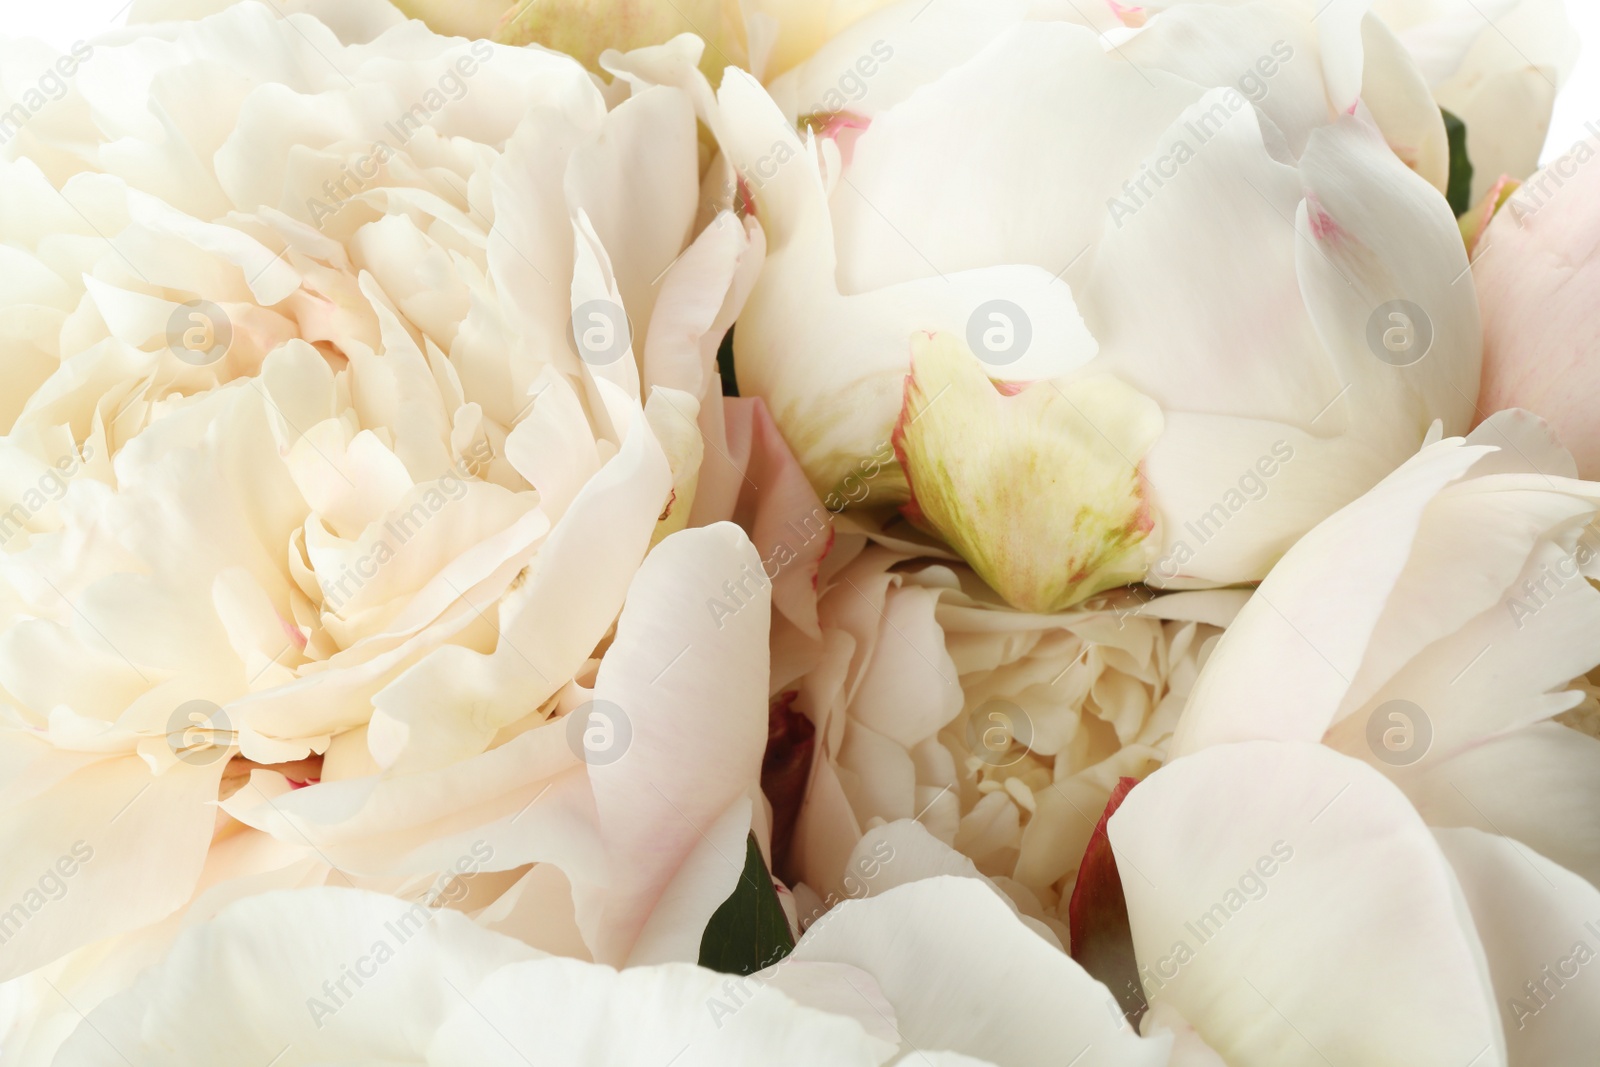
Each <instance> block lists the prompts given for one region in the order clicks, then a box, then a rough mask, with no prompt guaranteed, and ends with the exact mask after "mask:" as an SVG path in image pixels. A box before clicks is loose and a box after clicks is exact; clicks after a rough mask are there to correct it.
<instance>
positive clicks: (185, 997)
mask: <svg viewBox="0 0 1600 1067" xmlns="http://www.w3.org/2000/svg"><path fill="white" fill-rule="evenodd" d="M935 935H936V936H935ZM1108 996H1109V995H1108V993H1107V991H1106V989H1105V987H1104V986H1102V985H1100V984H1099V983H1097V982H1095V981H1094V980H1093V979H1092V978H1090V977H1089V976H1088V975H1086V974H1085V973H1084V972H1083V970H1082V969H1081V968H1080V967H1078V965H1077V964H1075V963H1073V962H1072V960H1070V959H1068V958H1067V957H1066V956H1064V955H1062V953H1061V952H1059V951H1058V950H1057V949H1055V948H1053V947H1051V946H1049V945H1048V944H1046V943H1045V942H1044V941H1043V940H1041V939H1040V938H1038V937H1036V936H1035V935H1034V934H1033V933H1031V932H1030V931H1029V930H1028V929H1027V928H1026V927H1025V926H1024V925H1023V924H1022V923H1020V922H1019V921H1018V920H1017V919H1016V918H1015V916H1013V915H1012V914H1010V912H1009V911H1008V910H1007V909H1006V907H1005V905H1004V904H1003V903H1002V902H1001V900H1000V899H999V898H998V897H997V896H996V894H995V893H994V892H992V891H991V890H990V889H988V888H987V887H985V886H984V885H983V884H982V883H981V882H980V881H976V880H973V879H970V878H960V877H944V878H934V879H929V880H923V881H918V882H916V883H914V884H911V885H904V886H901V887H898V888H896V889H893V890H890V891H889V892H887V893H885V894H884V895H882V896H881V897H879V898H875V899H872V900H863V901H858V902H852V903H849V904H845V905H842V906H840V907H839V908H838V909H836V910H835V911H834V912H833V913H831V914H830V915H829V917H828V920H827V921H826V922H824V923H820V924H818V925H817V926H816V927H814V928H813V930H812V931H811V933H810V934H808V935H807V936H806V937H805V938H804V939H802V941H801V942H800V944H799V945H798V946H797V948H796V949H795V951H794V952H793V954H792V955H790V956H789V957H787V958H785V959H783V960H782V961H780V962H779V963H777V964H776V965H775V966H773V967H770V968H767V969H766V970H764V971H760V972H757V973H755V974H753V975H750V976H748V977H744V978H741V977H738V976H734V975H725V974H718V973H716V972H713V971H709V970H705V969H703V968H698V967H694V966H691V965H688V964H664V965H659V966H653V967H638V968H628V969H627V970H623V971H616V970H613V969H611V968H609V967H603V966H599V965H596V964H592V963H586V962H582V961H578V960H571V959H561V958H559V957H553V956H548V955H546V954H545V953H542V952H539V951H537V950H534V949H530V948H529V947H528V946H527V945H525V944H523V943H521V942H519V941H516V940H514V939H512V938H508V937H504V936H502V935H498V934H495V933H492V932H489V931H485V930H483V929H481V928H480V927H478V926H476V925H475V924H474V923H473V922H472V921H471V920H469V919H467V918H466V917H465V916H463V915H461V914H459V913H457V912H454V911H451V910H448V909H445V910H439V911H429V910H428V909H426V908H417V907H415V906H412V907H408V906H407V905H406V904H405V903H404V902H402V901H398V900H395V899H393V898H391V897H386V896H380V895H377V894H371V893H362V892H357V891H353V890H348V889H308V890H301V891H298V892H278V893H270V894H266V895H262V896H257V897H253V898H251V899H249V900H245V901H241V902H240V903H238V904H235V905H233V906H232V907H231V908H228V909H227V910H225V911H224V912H222V914H221V915H220V916H218V917H217V918H216V919H215V920H214V921H212V922H210V923H207V924H204V925H201V926H198V927H195V928H194V929H191V930H189V931H187V932H185V933H184V934H183V935H182V936H181V937H180V938H179V939H178V941H177V942H176V943H175V944H174V946H173V948H172V951H171V952H170V953H169V954H168V956H167V957H166V958H165V959H164V960H163V961H162V962H161V963H160V964H158V965H157V966H156V967H154V968H152V969H151V970H150V971H148V972H146V973H145V974H144V975H143V976H142V977H141V978H140V979H139V981H138V983H137V984H136V985H134V986H133V987H132V988H131V989H129V990H128V991H127V992H125V993H123V994H121V995H119V996H117V997H115V998H113V999H111V1000H110V1001H108V1002H107V1003H105V1004H103V1005H101V1006H100V1007H99V1008H97V1009H96V1010H94V1011H93V1012H90V1013H89V1014H88V1016H87V1017H86V1018H85V1019H84V1020H83V1023H82V1025H81V1026H80V1027H79V1028H78V1029H77V1031H76V1032H75V1033H74V1034H73V1035H72V1037H71V1039H70V1040H69V1041H68V1042H67V1043H66V1045H65V1046H64V1047H63V1048H62V1051H61V1053H60V1055H59V1056H58V1057H57V1058H56V1060H55V1061H54V1062H55V1063H56V1064H57V1067H99V1065H102V1064H105V1065H109V1064H113V1063H115V1064H123V1063H128V1062H132V1063H138V1064H144V1063H149V1062H156V1061H157V1060H159V1062H161V1063H163V1064H169V1065H171V1067H210V1065H213V1064H216V1063H219V1062H229V1063H235V1062H239V1063H242V1062H255V1061H257V1060H259V1061H260V1062H263V1063H265V1062H268V1061H270V1060H271V1059H272V1058H273V1057H275V1056H276V1057H279V1059H278V1061H277V1062H278V1063H280V1064H283V1065H284V1067H296V1065H300V1064H313V1063H334V1062H338V1063H354V1062H362V1063H367V1062H380V1061H381V1062H383V1063H385V1064H428V1065H430V1067H458V1065H459V1067H465V1065H468V1064H471V1065H474V1067H479V1065H484V1064H494V1065H499V1064H506V1065H508V1067H509V1065H513V1064H524V1063H574V1064H576V1063H606V1064H616V1065H619V1067H634V1065H637V1067H660V1065H661V1064H662V1063H664V1062H666V1061H667V1060H669V1059H672V1058H673V1057H674V1056H676V1057H679V1058H680V1059H681V1060H682V1061H683V1062H686V1063H695V1064H706V1065H711V1067H742V1065H745V1064H752V1063H760V1064H772V1065H787V1064H794V1065H797V1067H798V1065H806V1067H810V1065H813V1064H820V1063H826V1064H840V1065H861V1067H870V1065H876V1064H882V1063H887V1062H889V1061H891V1060H894V1061H895V1062H901V1061H900V1060H899V1058H898V1057H900V1056H901V1055H902V1054H910V1055H912V1056H913V1057H914V1058H915V1059H917V1062H927V1063H929V1064H933V1065H935V1067H961V1065H974V1067H981V1065H984V1064H1004V1065H1007V1067H1035V1065H1037V1067H1046V1065H1049V1064H1055V1063H1059V1062H1061V1055H1062V1051H1063V1050H1066V1049H1070V1050H1072V1052H1073V1053H1077V1054H1078V1055H1079V1056H1080V1060H1079V1062H1080V1064H1084V1065H1089V1067H1165V1065H1166V1064H1168V1062H1169V1058H1168V1050H1169V1048H1170V1046H1171V1038H1168V1037H1156V1038H1151V1039H1141V1038H1140V1037H1138V1036H1137V1035H1136V1034H1134V1033H1132V1032H1130V1031H1129V1030H1127V1029H1126V1028H1125V1027H1122V1026H1120V1025H1119V1021H1118V1020H1117V1019H1116V1018H1115V1017H1114V1016H1113V1015H1111V1014H1108V1013H1107V1012H1106V1010H1105V1004H1106V1002H1107V1000H1108ZM1069 1054H1071V1053H1069Z"/></svg>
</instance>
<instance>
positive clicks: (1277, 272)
mask: <svg viewBox="0 0 1600 1067" xmlns="http://www.w3.org/2000/svg"><path fill="white" fill-rule="evenodd" d="M1080 6H1082V5H1080ZM1359 7H1360V5H1354V4H1337V5H1332V6H1328V7H1325V8H1324V10H1323V12H1321V13H1320V14H1321V17H1320V18H1318V19H1317V20H1316V21H1315V22H1313V21H1312V17H1311V16H1312V14H1313V11H1314V7H1313V5H1311V4H1304V5H1295V4H1289V3H1282V4H1251V5H1244V6H1228V7H1219V6H1214V5H1198V4H1171V5H1160V9H1159V10H1155V11H1153V12H1152V11H1148V10H1145V9H1132V8H1125V7H1122V6H1120V5H1110V6H1109V8H1102V7H1101V6H1092V11H1093V14H1092V15H1090V16H1084V15H1081V14H1080V13H1079V12H1078V10H1077V9H1076V8H1075V7H1074V5H1071V4H1067V5H1063V6H1062V7H1061V8H1060V9H1059V10H1057V9H1056V8H1054V7H1048V6H1047V7H1043V8H1041V7H1038V6H1037V5H1030V4H1025V3H1015V4H1013V3H998V4H995V3H983V4H977V3H940V4H935V5H932V6H929V5H927V4H926V3H924V2H922V0H910V2H907V3H903V4H898V5H896V6H894V7H891V8H888V9H885V10H884V11H881V12H878V13H877V14H875V15H872V16H870V17H868V18H865V19H863V20H861V21H860V22H858V23H856V24H855V25H853V26H851V27H850V28H849V29H847V30H846V31H844V32H843V33H841V34H840V35H838V36H837V37H835V38H834V39H833V40H832V41H830V42H829V43H828V45H827V46H826V47H824V48H823V49H822V50H821V51H819V52H818V53H817V54H816V55H815V56H813V57H812V58H811V59H810V60H808V61H807V62H806V63H804V64H802V65H801V66H799V67H797V68H796V69H795V70H793V71H790V72H789V73H788V74H786V75H784V76H783V77H782V78H779V79H777V80H776V81H775V82H773V83H772V85H771V87H770V88H771V99H770V100H769V99H768V97H767V96H766V95H765V94H764V93H763V92H762V91H761V90H760V88H759V87H758V86H757V85H756V84H755V83H754V82H753V81H752V80H751V79H749V78H747V77H745V76H743V75H741V74H739V73H738V72H731V71H730V72H729V73H728V74H727V75H726V76H725V78H724V80H723V84H722V89H721V97H720V99H721V105H722V107H721V112H722V114H721V118H720V122H719V123H718V124H717V126H716V132H717V134H718V137H719V140H720V143H721V145H722V147H723V150H724V152H725V153H726V154H727V156H728V158H729V159H730V160H731V162H732V164H733V166H734V168H735V169H736V171H737V173H738V177H739V180H740V182H741V185H742V186H743V188H744V189H745V190H746V191H747V192H748V194H749V196H750V197H751V198H752V200H753V202H754V204H755V207H756V210H757V213H758V215H759V218H760V220H761V223H762V226H763V227H764V229H765V233H766V239H767V242H768V249H769V255H768V260H767V263H766V267H765V269H764V270H763V273H762V275H761V277H760V279H759V280H758V281H757V284H756V287H755V290H754V291H753V293H752V295H751V298H750V301H749V303H748V305H747V308H746V310H745V313H744V314H743V316H742V317H741V319H740V322H739V327H738V330H737V331H736V334H735V351H736V355H737V362H738V375H739V382H740V386H741V388H742V389H744V390H745V391H746V392H753V393H756V394H758V395H760V396H762V397H764V398H765V399H766V400H767V402H768V404H769V405H770V406H771V408H772V411H773V414H774V416H775V417H776V418H777V420H778V423H779V426H780V427H781V428H782V430H783V432H784V435H785V436H786V437H787V438H788V439H789V441H790V442H791V444H792V445H793V446H794V447H795V450H796V452H797V454H798V455H799V458H800V460H801V462H802V463H803V464H804V465H805V467H806V471H807V473H808V475H809V476H810V477H811V479H812V482H813V484H815V485H816V486H817V487H818V491H819V492H820V493H822V494H823V495H824V496H826V495H827V494H829V493H832V492H839V491H841V487H843V486H844V485H845V484H846V482H847V481H848V480H849V479H851V478H852V477H860V476H861V472H862V471H863V470H865V469H867V468H868V467H871V469H872V470H874V471H876V472H877V473H876V476H875V477H874V478H873V479H872V482H873V491H872V493H871V496H870V499H869V500H867V501H866V502H865V504H864V506H869V507H872V506H880V505H887V504H893V505H897V506H902V507H904V509H905V511H906V513H907V514H908V516H909V517H910V518H911V519H912V521H913V522H915V523H916V524H918V525H920V526H921V527H923V528H924V529H926V530H929V531H931V532H934V533H936V534H938V535H939V536H941V537H943V538H944V539H945V540H946V541H947V542H948V543H950V544H951V545H953V546H955V547H957V548H958V549H959V550H960V552H961V553H962V555H963V556H964V557H965V558H966V559H967V560H968V561H969V562H970V563H971V564H972V565H973V567H974V569H976V570H977V572H978V573H979V574H980V575H981V576H982V577H983V578H984V579H985V581H986V582H988V584H990V585H991V586H993V587H994V588H995V589H996V590H997V591H999V592H1000V593H1001V594H1002V595H1003V596H1004V597H1005V598H1006V599H1007V600H1008V601H1009V602H1011V603H1012V604H1014V605H1016V606H1018V607H1020V608H1023V609H1025V610H1030V611H1054V610H1058V609H1060V608H1063V607H1065V606H1068V605H1070V604H1072V603H1075V602H1077V601H1081V600H1082V599H1084V598H1085V597H1087V596H1089V595H1091V594H1093V593H1095V592H1098V591H1100V590H1103V589H1106V588H1111V587H1114V586H1117V585H1120V584H1123V583H1125V582H1128V581H1129V580H1130V579H1134V578H1138V577H1140V576H1143V575H1148V578H1149V580H1150V581H1152V582H1154V583H1157V584H1161V585H1168V586H1193V585H1203V584H1218V583H1224V584H1225V583H1231V582H1239V581H1247V580H1254V579H1259V578H1260V577H1262V576H1263V575H1264V574H1265V573H1266V571H1267V569H1268V567H1269V566H1270V565H1271V564H1272V562H1273V561H1274V560H1275V559H1277V558H1278V556H1279V555H1281V554H1282V553H1283V551H1284V550H1286V549H1287V548H1288V546H1289V545H1290V544H1292V543H1293V542H1294V540H1295V539H1296V538H1297V537H1298V536H1299V535H1301V534H1302V533H1304V532H1305V531H1306V530H1307V529H1309V528H1311V527H1312V526H1313V525H1315V524H1316V523H1317V522H1318V521H1320V520H1321V519H1323V518H1325V517H1326V516H1327V515H1329V514H1330V513H1332V512H1333V511H1335V510H1336V509H1337V508H1338V507H1340V506H1342V505H1343V504H1345V503H1347V502H1348V501H1349V500H1351V499H1354V498H1355V497H1356V496H1358V495H1359V494H1360V493H1361V492H1363V491H1365V490H1366V489H1367V488H1369V487H1371V486H1372V485H1373V484H1375V483H1376V482H1377V481H1378V480H1379V479H1381V478H1382V477H1383V476H1384V475H1385V474H1387V473H1388V472H1389V471H1390V470H1391V469H1392V468H1393V467H1394V466H1395V465H1397V464H1398V463H1400V462H1401V461H1402V460H1403V459H1404V458H1405V457H1406V456H1408V455H1410V454H1411V453H1413V452H1414V451H1415V450H1416V448H1417V447H1418V445H1419V444H1420V443H1421V441H1422V439H1423V436H1424V434H1425V433H1426V431H1427V429H1428V427H1429V425H1430V424H1431V423H1432V422H1433V421H1434V420H1436V419H1443V420H1444V421H1445V423H1446V426H1447V428H1448V429H1449V430H1450V431H1451V432H1458V431H1464V430H1466V429H1467V427H1468V425H1469V423H1470V420H1471V412H1472V400H1473V398H1474V397H1475V396H1476V394H1477V383H1478V370H1479V367H1478V363H1479V355H1480V351H1479V348H1480V342H1479V331H1478V321H1477V309H1476V301H1475V298H1474V295H1473V293H1472V292H1471V289H1470V287H1469V286H1468V285H1466V284H1465V283H1464V275H1463V272H1464V271H1465V270H1466V267H1467V261H1466V257H1465V255H1464V253H1463V250H1462V248H1461V241H1460V236H1459V233H1458V231H1457V228H1456V226H1455V224H1454V221H1453V219H1452V217H1451V212H1450V210H1449V208H1448V206H1447V205H1446V203H1445V201H1444V200H1443V198H1442V197H1441V196H1440V195H1439V193H1440V190H1442V189H1443V188H1444V183H1445V177H1446V173H1445V161H1446V153H1445V149H1444V129H1443V124H1442V121H1441V120H1440V117H1439V114H1438V111H1437V108H1436V107H1435V105H1434V103H1433V101H1432V100H1431V99H1430V98H1429V97H1428V95H1427V91H1426V87H1425V86H1424V84H1423V82H1422V80H1421V78H1420V76H1418V75H1417V73H1416V71H1415V68H1414V67H1413V66H1412V65H1411V61H1410V59H1409V58H1408V57H1407V56H1406V54H1405V53H1404V51H1403V50H1402V49H1400V48H1399V46H1398V45H1397V44H1395V43H1394V42H1393V40H1392V38H1389V37H1385V32H1386V31H1385V30H1384V29H1383V27H1382V25H1381V23H1379V22H1377V21H1376V20H1374V19H1371V18H1363V17H1362V15H1361V13H1360V10H1359ZM1113 12H1115V13H1117V15H1116V16H1114V15H1113ZM1119 17H1120V19H1121V20H1123V21H1122V22H1119V21H1118V18H1119ZM1091 22H1092V23H1093V24H1092V25H1091V24H1090V23H1091ZM1123 23H1126V24H1125V25H1124V24H1123ZM1363 55H1364V56H1365V62H1364V63H1363ZM858 60H864V61H870V65H871V67H872V70H873V72H874V73H873V74H872V75H871V76H870V77H866V78H864V79H862V83H863V88H862V91H861V92H859V93H856V94H853V96H852V98H851V99H849V100H848V101H844V102H840V101H838V100H837V93H836V92H834V90H835V89H836V88H837V86H838V84H839V83H840V79H841V77H842V74H841V72H847V73H848V74H849V76H850V77H851V78H852V79H856V77H857V75H856V71H857V66H856V64H857V62H858ZM852 83H853V82H852ZM774 101H775V102H776V104H777V106H776V107H775V106H774ZM797 122H798V123H799V124H800V125H801V127H802V129H801V132H800V133H796V127H795V124H796V123H797ZM1386 142H1387V143H1386ZM1391 144H1392V145H1394V146H1395V148H1391ZM1396 149H1402V150H1403V152H1402V154H1403V155H1404V157H1405V158H1406V159H1407V160H1409V161H1410V162H1411V164H1412V165H1413V166H1414V167H1415V168H1416V172H1413V170H1412V169H1410V168H1408V166H1407V164H1406V162H1403V161H1402V159H1401V158H1397V156H1396ZM887 447H892V449H893V451H894V459H895V462H893V463H882V462H881V461H880V460H879V459H878V457H879V456H880V454H881V453H882V451H883V450H884V449H885V448H887Z"/></svg>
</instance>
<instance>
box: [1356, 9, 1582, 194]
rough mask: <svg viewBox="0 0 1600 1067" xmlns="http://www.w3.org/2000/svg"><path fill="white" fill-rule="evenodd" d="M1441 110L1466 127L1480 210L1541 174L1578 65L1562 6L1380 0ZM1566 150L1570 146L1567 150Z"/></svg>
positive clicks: (1575, 42) (1382, 14) (1385, 17)
mask: <svg viewBox="0 0 1600 1067" xmlns="http://www.w3.org/2000/svg"><path fill="white" fill-rule="evenodd" d="M1372 11H1373V14H1375V15H1377V16H1378V17H1379V18H1381V19H1382V20H1383V21H1384V23H1385V24H1387V25H1388V27H1389V28H1390V29H1391V30H1393V31H1394V33H1395V35H1396V36H1397V37H1398V38H1399V39H1400V42H1401V43H1402V44H1403V45H1404V46H1405V49H1406V51H1408V52H1410V53H1411V56H1412V58H1413V59H1415V60H1416V64H1417V69H1418V70H1420V71H1421V72H1422V75H1423V77H1424V78H1426V79H1427V83H1428V88H1429V89H1430V90H1431V91H1432V92H1433V95H1434V98H1435V99H1436V100H1438V101H1439V106H1440V107H1443V108H1446V109H1448V110H1449V111H1450V112H1451V113H1452V114H1454V115H1455V116H1457V117H1458V118H1460V119H1461V121H1462V122H1463V123H1465V125H1466V128H1467V156H1468V158H1469V159H1470V160H1471V161H1472V194H1471V195H1472V203H1474V204H1476V203H1478V202H1479V201H1480V200H1482V199H1483V198H1484V197H1485V196H1487V195H1488V194H1489V192H1490V191H1491V190H1492V189H1493V188H1494V187H1495V185H1496V183H1498V182H1499V181H1500V179H1501V178H1503V177H1511V178H1514V179H1519V180H1520V179H1522V178H1526V177H1527V176H1528V175H1530V174H1532V173H1533V172H1534V170H1535V169H1536V168H1537V167H1538V166H1539V153H1540V151H1541V150H1542V149H1543V148H1544V141H1545V137H1546V135H1548V134H1549V132H1550V113H1551V110H1552V109H1553V108H1554V106H1555V99H1556V92H1557V91H1558V90H1559V89H1560V87H1561V85H1562V83H1563V82H1565V81H1566V80H1567V76H1568V75H1570V74H1571V73H1572V67H1573V64H1574V63H1575V62H1576V60H1577V58H1578V37H1577V33H1576V32H1575V31H1574V29H1573V27H1572V24H1571V23H1570V22H1569V21H1568V20H1567V13H1566V5H1565V4H1563V3H1562V2H1561V0H1482V2H1480V0H1373V3H1372ZM1558 147H1561V146H1558Z"/></svg>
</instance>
